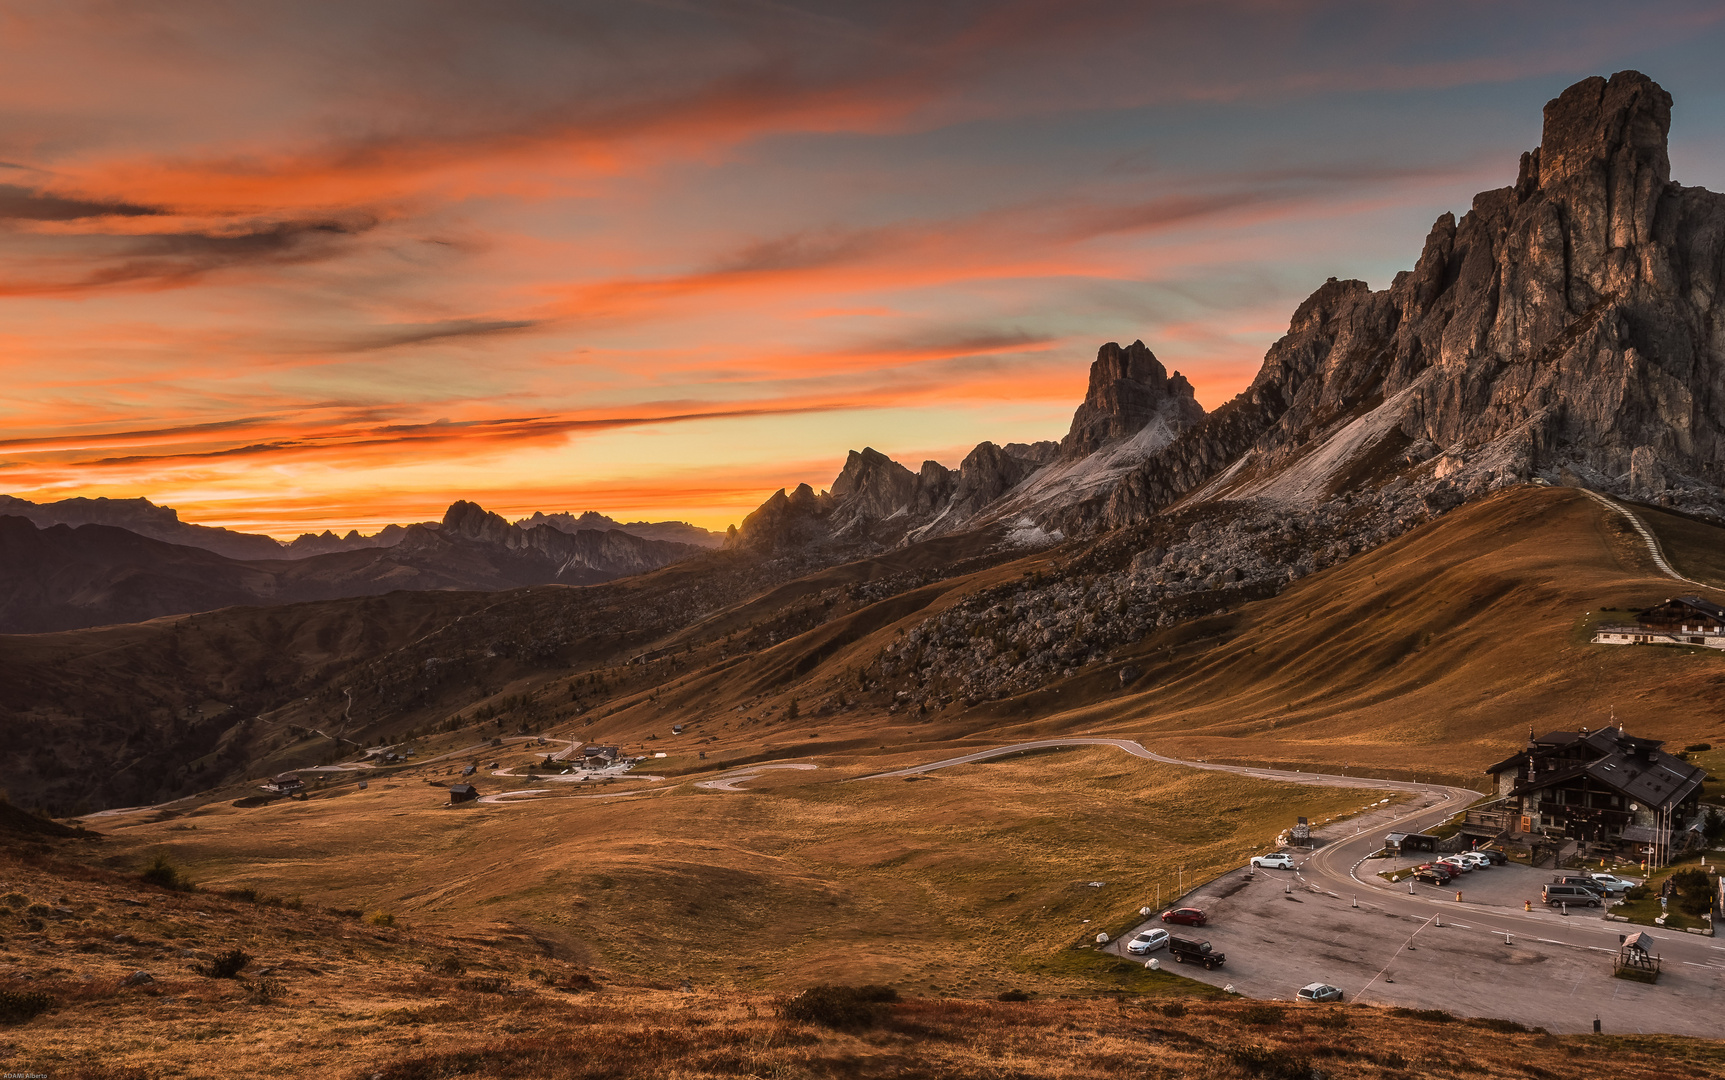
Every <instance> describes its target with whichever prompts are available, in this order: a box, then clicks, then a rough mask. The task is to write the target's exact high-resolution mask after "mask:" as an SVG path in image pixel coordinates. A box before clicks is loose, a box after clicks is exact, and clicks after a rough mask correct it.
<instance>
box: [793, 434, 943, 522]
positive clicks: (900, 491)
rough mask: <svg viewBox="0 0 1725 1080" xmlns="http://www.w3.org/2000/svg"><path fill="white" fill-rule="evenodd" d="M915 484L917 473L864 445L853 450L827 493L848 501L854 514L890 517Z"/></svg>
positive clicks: (841, 500)
mask: <svg viewBox="0 0 1725 1080" xmlns="http://www.w3.org/2000/svg"><path fill="white" fill-rule="evenodd" d="M925 468H926V466H925ZM805 486H806V485H805ZM916 486H917V474H916V473H913V472H911V471H910V470H909V469H907V468H905V467H904V466H903V465H900V464H899V463H898V462H896V461H894V460H893V459H892V458H889V457H887V456H886V455H885V454H883V453H881V452H880V451H879V450H876V449H875V448H874V447H872V446H865V447H863V449H862V452H861V453H858V452H857V451H855V450H852V451H851V452H850V456H849V457H847V458H846V459H845V467H844V469H843V470H842V471H841V472H840V473H839V475H838V478H837V479H836V480H834V481H833V486H832V489H831V490H830V491H829V492H828V494H830V495H831V496H832V498H833V500H834V501H835V502H842V503H847V504H849V506H850V507H851V509H852V511H853V513H854V515H855V516H858V517H868V518H875V519H879V518H885V517H891V516H892V515H893V514H894V513H896V512H897V511H898V510H899V508H900V507H902V506H905V505H906V504H907V503H909V502H910V501H911V498H912V496H913V495H915V493H916Z"/></svg>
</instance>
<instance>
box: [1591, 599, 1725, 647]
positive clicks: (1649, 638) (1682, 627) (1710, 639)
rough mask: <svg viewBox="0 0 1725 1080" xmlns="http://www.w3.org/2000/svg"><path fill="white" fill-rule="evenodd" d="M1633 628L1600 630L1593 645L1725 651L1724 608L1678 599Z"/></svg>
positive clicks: (1648, 613) (1645, 616) (1645, 613)
mask: <svg viewBox="0 0 1725 1080" xmlns="http://www.w3.org/2000/svg"><path fill="white" fill-rule="evenodd" d="M1635 622H1636V625H1634V626H1601V627H1600V628H1599V629H1597V630H1595V631H1594V632H1593V643H1594V644H1595V645H1702V646H1705V647H1706V648H1709V649H1725V607H1720V606H1719V605H1718V604H1715V603H1713V602H1711V601H1709V600H1703V599H1701V598H1700V597H1699V596H1679V597H1675V598H1672V599H1668V600H1666V601H1665V602H1664V603H1663V604H1658V605H1655V606H1654V607H1650V608H1648V609H1647V610H1646V611H1643V612H1641V613H1640V614H1638V615H1636V616H1635Z"/></svg>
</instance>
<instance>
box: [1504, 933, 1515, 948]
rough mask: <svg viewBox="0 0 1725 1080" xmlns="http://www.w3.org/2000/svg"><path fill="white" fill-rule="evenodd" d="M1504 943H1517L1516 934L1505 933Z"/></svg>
mask: <svg viewBox="0 0 1725 1080" xmlns="http://www.w3.org/2000/svg"><path fill="white" fill-rule="evenodd" d="M1503 943H1504V944H1505V945H1514V944H1515V935H1514V934H1505V935H1503Z"/></svg>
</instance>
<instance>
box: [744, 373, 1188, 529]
mask: <svg viewBox="0 0 1725 1080" xmlns="http://www.w3.org/2000/svg"><path fill="white" fill-rule="evenodd" d="M1203 415H1204V410H1203V408H1202V407H1201V406H1200V405H1199V404H1198V402H1197V400H1196V398H1194V397H1193V394H1192V386H1191V384H1190V383H1188V382H1187V381H1186V380H1185V378H1184V377H1182V376H1181V375H1180V373H1179V372H1175V373H1174V374H1173V375H1169V374H1168V372H1167V370H1166V369H1165V368H1164V367H1163V366H1162V364H1161V362H1160V361H1158V360H1157V359H1156V357H1155V355H1154V354H1152V353H1151V352H1150V350H1149V349H1147V348H1145V347H1144V343H1143V342H1142V341H1135V342H1133V343H1132V344H1131V345H1129V346H1127V347H1125V348H1121V347H1120V346H1119V345H1118V344H1116V343H1114V342H1109V343H1108V344H1106V345H1104V346H1102V347H1101V349H1099V350H1098V351H1097V354H1096V361H1095V363H1093V364H1092V365H1091V367H1090V389H1089V392H1088V393H1087V394H1086V395H1085V399H1084V401H1083V403H1082V404H1080V405H1079V407H1078V411H1077V413H1076V415H1074V417H1073V419H1072V428H1071V430H1070V431H1069V432H1068V433H1067V436H1066V438H1065V439H1064V440H1063V441H1062V442H1054V441H1052V440H1049V441H1045V442H1036V443H1008V444H1006V445H1005V446H998V445H996V444H994V443H992V442H984V443H979V444H978V445H977V446H976V448H975V449H973V450H972V451H971V452H970V453H969V454H967V455H966V456H965V458H964V461H963V462H962V463H960V465H959V467H958V468H957V469H956V470H954V469H948V468H947V467H946V466H944V465H942V464H941V463H940V462H938V461H925V462H923V463H922V468H921V469H920V470H919V471H918V472H915V473H912V472H911V471H910V470H909V469H907V468H905V467H904V466H903V465H900V464H899V463H898V462H896V461H894V460H892V459H891V458H889V457H887V456H886V455H885V454H882V453H880V452H879V451H877V450H875V449H873V448H872V447H867V448H864V449H863V450H861V451H856V450H853V451H851V452H850V455H849V457H847V458H846V460H845V465H844V469H843V470H842V471H841V472H840V473H839V475H838V478H837V479H835V480H834V481H833V484H832V487H831V489H830V490H828V491H826V492H823V493H822V494H820V495H818V496H817V495H815V494H814V492H813V490H812V489H809V490H808V494H807V495H806V496H804V497H803V498H802V499H801V500H800V502H798V500H797V497H796V496H787V495H786V494H785V493H784V492H783V491H779V492H778V493H776V494H775V495H773V496H772V497H771V498H770V499H768V500H767V501H766V502H765V503H764V504H762V505H761V507H760V508H759V509H758V510H756V511H755V512H754V513H753V514H751V515H749V517H748V518H747V519H746V520H745V521H744V522H743V525H742V528H741V529H740V530H738V531H737V533H736V534H735V536H734V537H733V538H732V539H730V540H727V544H728V545H730V546H738V547H742V548H746V549H750V550H756V551H782V550H788V549H791V548H795V547H797V546H799V545H806V544H810V543H823V542H828V541H837V542H840V543H845V544H850V545H853V546H855V547H861V548H878V547H890V546H893V545H895V544H901V543H905V542H907V541H909V540H918V539H926V538H928V537H931V536H937V535H942V534H946V533H953V532H959V531H962V530H966V529H972V528H977V527H979V526H984V525H992V524H996V523H1000V522H1007V521H1013V522H1017V521H1021V520H1022V518H1023V516H1024V515H1026V514H1038V515H1043V514H1046V513H1048V512H1049V511H1050V510H1051V509H1060V508H1063V507H1065V506H1067V505H1069V504H1070V503H1072V502H1075V501H1078V500H1080V499H1082V498H1085V497H1088V496H1090V495H1093V494H1095V492H1096V491H1097V490H1100V489H1105V488H1107V487H1108V486H1109V485H1111V484H1112V482H1113V481H1114V480H1115V479H1117V478H1118V477H1119V476H1120V475H1122V474H1123V473H1124V472H1125V471H1126V470H1127V469H1129V468H1131V467H1132V466H1134V465H1136V464H1138V463H1140V462H1141V461H1143V460H1144V459H1145V457H1147V456H1148V455H1149V454H1151V453H1153V452H1154V451H1155V450H1157V449H1159V448H1160V447H1162V446H1163V445H1165V444H1166V443H1167V442H1168V441H1169V440H1170V439H1173V438H1174V437H1175V436H1177V435H1178V434H1179V433H1180V432H1182V431H1184V430H1186V429H1187V428H1188V427H1190V426H1191V425H1192V424H1193V423H1195V422H1196V421H1197V420H1198V419H1200V418H1202V416H1203ZM793 503H796V505H794V506H793V505H792V504H793ZM1025 535H1030V534H1028V533H1026V534H1025ZM1038 535H1042V534H1038Z"/></svg>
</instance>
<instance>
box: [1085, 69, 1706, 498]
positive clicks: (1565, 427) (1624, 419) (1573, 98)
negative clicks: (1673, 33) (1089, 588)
mask: <svg viewBox="0 0 1725 1080" xmlns="http://www.w3.org/2000/svg"><path fill="white" fill-rule="evenodd" d="M1671 110H1672V103H1671V98H1670V96H1669V95H1668V94H1667V93H1666V92H1665V91H1664V90H1663V89H1661V88H1660V87H1659V85H1658V84H1657V83H1655V82H1654V81H1653V80H1652V79H1649V78H1648V77H1647V76H1645V75H1643V74H1641V73H1639V72H1633V71H1625V72H1619V73H1618V74H1616V75H1613V76H1611V78H1609V79H1604V78H1597V77H1596V78H1590V79H1586V80H1583V81H1582V82H1579V83H1577V84H1575V85H1574V86H1571V87H1570V88H1569V89H1567V90H1565V91H1564V92H1563V93H1562V94H1560V95H1559V96H1558V97H1557V98H1555V99H1553V100H1552V101H1551V102H1550V103H1549V104H1548V105H1546V107H1545V116H1544V131H1543V135H1542V139H1543V141H1542V143H1541V145H1540V146H1539V147H1538V148H1536V149H1535V150H1532V151H1530V152H1528V153H1527V154H1526V155H1524V156H1523V159H1522V163H1521V169H1520V173H1519V176H1518V177H1517V179H1516V182H1515V184H1514V185H1513V186H1508V187H1502V188H1498V189H1495V190H1492V191H1486V192H1482V193H1481V194H1479V195H1478V196H1476V197H1475V198H1474V200H1473V205H1472V208H1471V209H1469V210H1468V212H1467V213H1465V214H1464V215H1462V216H1461V218H1460V220H1457V219H1456V218H1455V217H1454V216H1453V215H1450V214H1445V215H1443V216H1442V217H1440V218H1439V219H1438V221H1437V223H1436V224H1435V225H1434V226H1433V228H1432V230H1431V233H1430V235H1429V236H1428V237H1427V239H1426V244H1425V248H1424V250H1423V251H1422V253H1421V255H1420V258H1419V261H1418V262H1417V264H1416V265H1415V266H1414V268H1413V269H1412V270H1411V271H1409V272H1406V273H1403V274H1399V275H1397V277H1396V279H1395V281H1394V283H1393V284H1392V285H1391V287H1390V288H1388V289H1385V290H1381V291H1377V292H1374V291H1372V290H1371V289H1370V288H1369V287H1368V286H1367V285H1365V284H1364V283H1363V282H1357V281H1336V280H1334V279H1332V280H1330V281H1329V282H1326V283H1325V284H1324V285H1323V286H1321V287H1320V288H1319V289H1318V290H1317V291H1316V292H1314V293H1313V294H1312V296H1311V297H1310V298H1309V299H1307V300H1306V302H1305V303H1303V304H1301V305H1300V308H1299V310H1298V311H1297V312H1296V313H1295V315H1294V318H1293V320H1292V322H1291V323H1290V325H1289V328H1288V333H1287V334H1286V335H1285V336H1284V337H1283V338H1282V339H1281V340H1279V341H1277V342H1276V343H1275V344H1274V345H1272V346H1271V348H1270V351H1269V353H1268V354H1267V355H1266V356H1265V359H1264V366H1263V368H1262V370H1261V371H1260V372H1259V374H1258V377H1257V378H1256V379H1255V380H1254V381H1253V383H1252V386H1251V387H1250V388H1249V389H1248V390H1247V391H1246V392H1245V393H1243V394H1241V395H1240V396H1239V397H1237V398H1236V399H1234V400H1233V401H1231V402H1229V403H1228V404H1226V405H1224V406H1222V408H1220V409H1218V410H1217V411H1216V412H1214V413H1212V414H1210V415H1209V416H1207V417H1206V418H1205V419H1204V420H1203V421H1202V422H1200V423H1199V424H1197V425H1196V426H1194V427H1193V428H1192V429H1191V430H1190V431H1188V432H1186V433H1185V434H1184V435H1183V436H1182V437H1181V438H1179V439H1177V440H1176V441H1175V442H1174V443H1172V444H1170V445H1169V446H1168V447H1166V448H1164V449H1163V450H1162V451H1161V452H1159V453H1157V454H1156V455H1155V456H1153V457H1152V458H1151V459H1150V460H1148V461H1147V462H1146V463H1145V464H1144V465H1143V466H1141V467H1140V468H1138V469H1136V470H1134V471H1133V472H1132V473H1131V474H1130V475H1128V476H1126V477H1124V478H1123V479H1122V480H1121V481H1120V482H1119V483H1118V484H1117V485H1116V486H1115V487H1114V489H1113V491H1112V493H1111V494H1110V495H1109V496H1108V498H1107V499H1106V507H1105V509H1104V510H1103V511H1102V512H1100V513H1097V514H1095V515H1094V516H1091V517H1088V518H1085V519H1084V520H1085V521H1088V522H1089V523H1092V524H1101V525H1104V526H1108V525H1118V524H1128V523H1133V522H1138V521H1144V520H1147V518H1148V516H1149V515H1153V514H1154V513H1156V512H1157V511H1158V510H1159V509H1160V508H1162V507H1165V506H1167V505H1169V504H1171V503H1172V502H1174V501H1175V500H1177V499H1181V498H1185V497H1187V496H1188V495H1192V494H1194V493H1195V492H1196V493H1197V495H1198V497H1200V498H1207V499H1215V498H1226V499H1242V498H1264V499H1269V500H1271V501H1279V502H1283V503H1299V504H1303V505H1308V506H1310V505H1315V504H1317V503H1319V502H1322V501H1324V500H1327V499H1332V498H1336V497H1338V496H1340V495H1344V494H1348V493H1355V494H1367V495H1370V497H1372V498H1373V499H1379V495H1378V494H1376V493H1378V492H1381V491H1384V490H1394V491H1397V492H1399V493H1400V495H1399V496H1398V497H1399V498H1402V499H1404V500H1406V501H1410V502H1411V503H1412V504H1419V505H1426V506H1431V507H1437V508H1440V509H1441V508H1446V507H1449V506H1453V505H1455V504H1456V503H1458V502H1460V501H1461V500H1462V499H1465V498H1470V497H1473V496H1475V495H1478V494H1482V493H1484V492H1487V491H1490V490H1493V489H1495V488H1500V487H1506V486H1510V485H1513V484H1519V483H1525V482H1528V481H1529V480H1531V479H1534V478H1540V479H1544V480H1547V481H1549V482H1553V483H1577V484H1583V485H1585V486H1588V487H1593V488H1597V489H1600V490H1605V491H1611V492H1615V493H1618V494H1623V495H1629V496H1633V497H1636V498H1642V499H1652V500H1658V501H1664V502H1670V503H1672V504H1673V505H1676V506H1679V507H1682V508H1685V509H1687V510H1690V511H1692V512H1704V513H1712V514H1720V513H1725V490H1722V485H1725V394H1722V393H1720V392H1719V391H1718V390H1717V388H1718V387H1720V386H1725V337H1722V336H1721V335H1720V333H1719V331H1718V327H1719V326H1721V325H1725V196H1721V195H1718V194H1716V193H1713V192H1710V191H1706V190H1704V189H1701V188H1686V187H1683V186H1681V185H1680V184H1676V183H1672V182H1670V179H1669V177H1670V164H1669V158H1668V155H1667V152H1666V142H1665V140H1666V134H1667V131H1668V130H1669V127H1670V121H1671ZM1506 164H1507V163H1506ZM1506 173H1507V169H1506ZM1506 179H1507V175H1506ZM1397 481H1400V483H1399V484H1397ZM1198 489H1202V490H1201V491H1199V490H1198ZM1384 498H1388V496H1385V497H1384ZM1095 505H1096V504H1094V503H1093V504H1091V506H1089V507H1086V508H1084V512H1085V514H1089V513H1090V511H1091V510H1092V509H1093V508H1094V507H1095ZM1395 512H1396V513H1397V514H1398V515H1399V514H1401V513H1402V511H1401V510H1396V511H1395ZM1080 523H1082V522H1074V524H1080Z"/></svg>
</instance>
